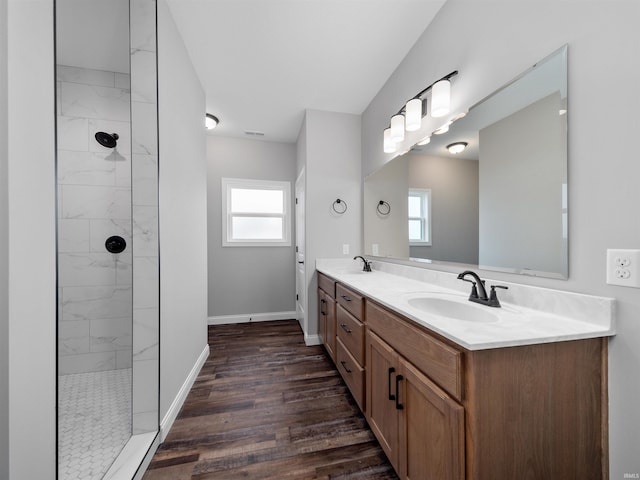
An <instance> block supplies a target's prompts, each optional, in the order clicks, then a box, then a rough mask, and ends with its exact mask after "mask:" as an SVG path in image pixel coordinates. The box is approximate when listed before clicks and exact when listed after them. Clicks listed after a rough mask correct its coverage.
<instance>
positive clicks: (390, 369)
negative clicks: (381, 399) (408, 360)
mask: <svg viewBox="0 0 640 480" xmlns="http://www.w3.org/2000/svg"><path fill="white" fill-rule="evenodd" d="M395 371H396V369H395V368H393V367H389V383H388V384H387V385H388V390H389V400H395V399H396V396H395V395H394V394H393V393H391V375H393V372H395Z"/></svg>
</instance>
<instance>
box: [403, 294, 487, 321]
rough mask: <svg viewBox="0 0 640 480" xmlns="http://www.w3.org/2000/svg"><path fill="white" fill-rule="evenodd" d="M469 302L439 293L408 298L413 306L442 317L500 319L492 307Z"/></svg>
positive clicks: (469, 319)
mask: <svg viewBox="0 0 640 480" xmlns="http://www.w3.org/2000/svg"><path fill="white" fill-rule="evenodd" d="M467 302H468V300H466V299H464V300H462V299H458V298H446V297H442V296H439V295H437V294H436V295H430V294H423V295H417V296H412V297H410V298H408V299H407V303H408V304H409V305H410V306H411V307H413V308H415V309H417V310H421V311H423V312H425V313H430V314H433V315H439V316H441V317H447V318H451V319H454V320H462V321H465V322H473V323H491V322H497V321H498V316H497V315H496V314H495V313H494V312H492V311H491V310H490V309H491V308H492V307H485V306H482V305H476V304H473V303H467Z"/></svg>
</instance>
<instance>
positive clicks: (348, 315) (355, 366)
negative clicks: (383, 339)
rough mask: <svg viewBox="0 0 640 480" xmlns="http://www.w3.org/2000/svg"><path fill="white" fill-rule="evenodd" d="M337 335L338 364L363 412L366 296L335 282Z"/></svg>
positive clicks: (364, 403)
mask: <svg viewBox="0 0 640 480" xmlns="http://www.w3.org/2000/svg"><path fill="white" fill-rule="evenodd" d="M336 337H337V338H336V360H337V361H336V366H337V367H338V371H339V372H340V374H341V375H342V378H344V381H345V383H346V384H347V386H348V387H349V390H350V391H351V394H352V395H353V398H354V399H355V401H356V403H357V404H358V406H359V407H360V409H361V410H362V411H363V412H364V411H365V407H366V402H365V350H364V337H365V323H364V299H363V297H362V296H361V295H359V294H358V293H357V292H354V291H353V290H351V289H350V288H348V287H345V286H344V285H342V284H340V283H337V284H336Z"/></svg>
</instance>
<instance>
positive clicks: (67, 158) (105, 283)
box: [56, 0, 160, 480]
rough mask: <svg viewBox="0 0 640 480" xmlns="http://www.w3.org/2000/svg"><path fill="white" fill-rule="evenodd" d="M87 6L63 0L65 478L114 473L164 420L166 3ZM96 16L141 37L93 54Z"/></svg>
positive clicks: (60, 179) (60, 206)
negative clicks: (161, 8)
mask: <svg viewBox="0 0 640 480" xmlns="http://www.w3.org/2000/svg"><path fill="white" fill-rule="evenodd" d="M92 5H93V6H92ZM77 6H78V5H76V3H74V0H58V1H57V2H56V22H57V25H56V39H57V52H56V58H57V65H56V92H57V105H56V109H57V160H56V161H57V164H56V172H57V189H58V199H57V200H58V201H57V230H58V242H57V250H58V254H57V259H58V261H57V265H58V363H57V365H58V478H60V480H66V479H76V478H81V479H83V480H84V479H100V478H105V475H106V477H107V478H108V477H109V474H108V473H107V472H108V470H109V468H110V466H111V465H112V463H113V462H114V460H115V459H116V458H117V457H118V454H119V453H120V451H121V450H122V449H123V448H124V447H125V445H126V444H127V442H128V441H129V440H130V438H131V437H132V436H134V435H137V434H145V433H149V432H155V431H157V430H158V425H159V419H158V377H159V351H158V339H159V333H158V332H159V305H160V298H159V248H158V188H157V185H158V149H157V144H158V137H157V81H156V78H157V77H156V35H155V28H156V8H155V7H156V5H155V1H154V0H116V2H114V4H113V5H111V4H110V5H109V10H108V14H107V13H106V12H105V11H99V12H91V11H90V9H91V8H100V9H102V8H103V7H104V6H103V5H100V2H97V3H92V2H88V3H86V4H85V5H83V9H85V10H83V11H81V10H79V9H78V8H75V7H77ZM87 9H89V10H87ZM93 15H95V18H96V21H97V22H99V25H100V28H102V27H103V26H104V25H105V24H106V25H107V27H108V28H107V30H110V31H112V32H120V35H121V36H126V37H127V38H128V39H129V41H128V42H127V41H126V40H127V38H124V42H122V41H114V42H113V45H111V44H110V43H109V42H104V41H102V42H101V44H100V48H101V49H103V50H104V52H96V55H95V56H94V57H93V58H92V59H91V60H90V61H88V60H87V56H83V55H81V54H79V53H78V52H76V49H75V47H72V45H78V44H81V43H82V42H86V43H87V44H88V45H91V44H93V43H94V40H95V39H93V38H91V35H92V29H91V28H87V27H88V25H87V24H90V23H91V21H92V18H93ZM109 22H112V23H111V24H109ZM96 25H98V24H96ZM76 26H77V27H78V28H76ZM98 30H99V27H98V26H96V28H95V29H93V32H95V35H98ZM87 35H88V36H89V37H87ZM83 36H84V37H83ZM120 40H122V38H120ZM76 42H77V43H76ZM118 44H119V45H120V50H121V51H109V49H110V48H115V46H116V45H118ZM123 46H125V47H124V48H123ZM80 50H82V49H78V51H80ZM98 53H100V54H98ZM102 53H105V55H102ZM103 58H104V60H105V63H104V64H102V63H100V62H101V59H103ZM114 59H116V61H112V60H114ZM103 65H104V66H103ZM114 65H116V66H115V67H114Z"/></svg>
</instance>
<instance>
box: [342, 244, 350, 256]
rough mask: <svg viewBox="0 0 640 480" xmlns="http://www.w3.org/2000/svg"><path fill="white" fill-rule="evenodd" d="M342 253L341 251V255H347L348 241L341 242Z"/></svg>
mask: <svg viewBox="0 0 640 480" xmlns="http://www.w3.org/2000/svg"><path fill="white" fill-rule="evenodd" d="M342 253H343V255H349V244H348V243H343V244H342Z"/></svg>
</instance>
